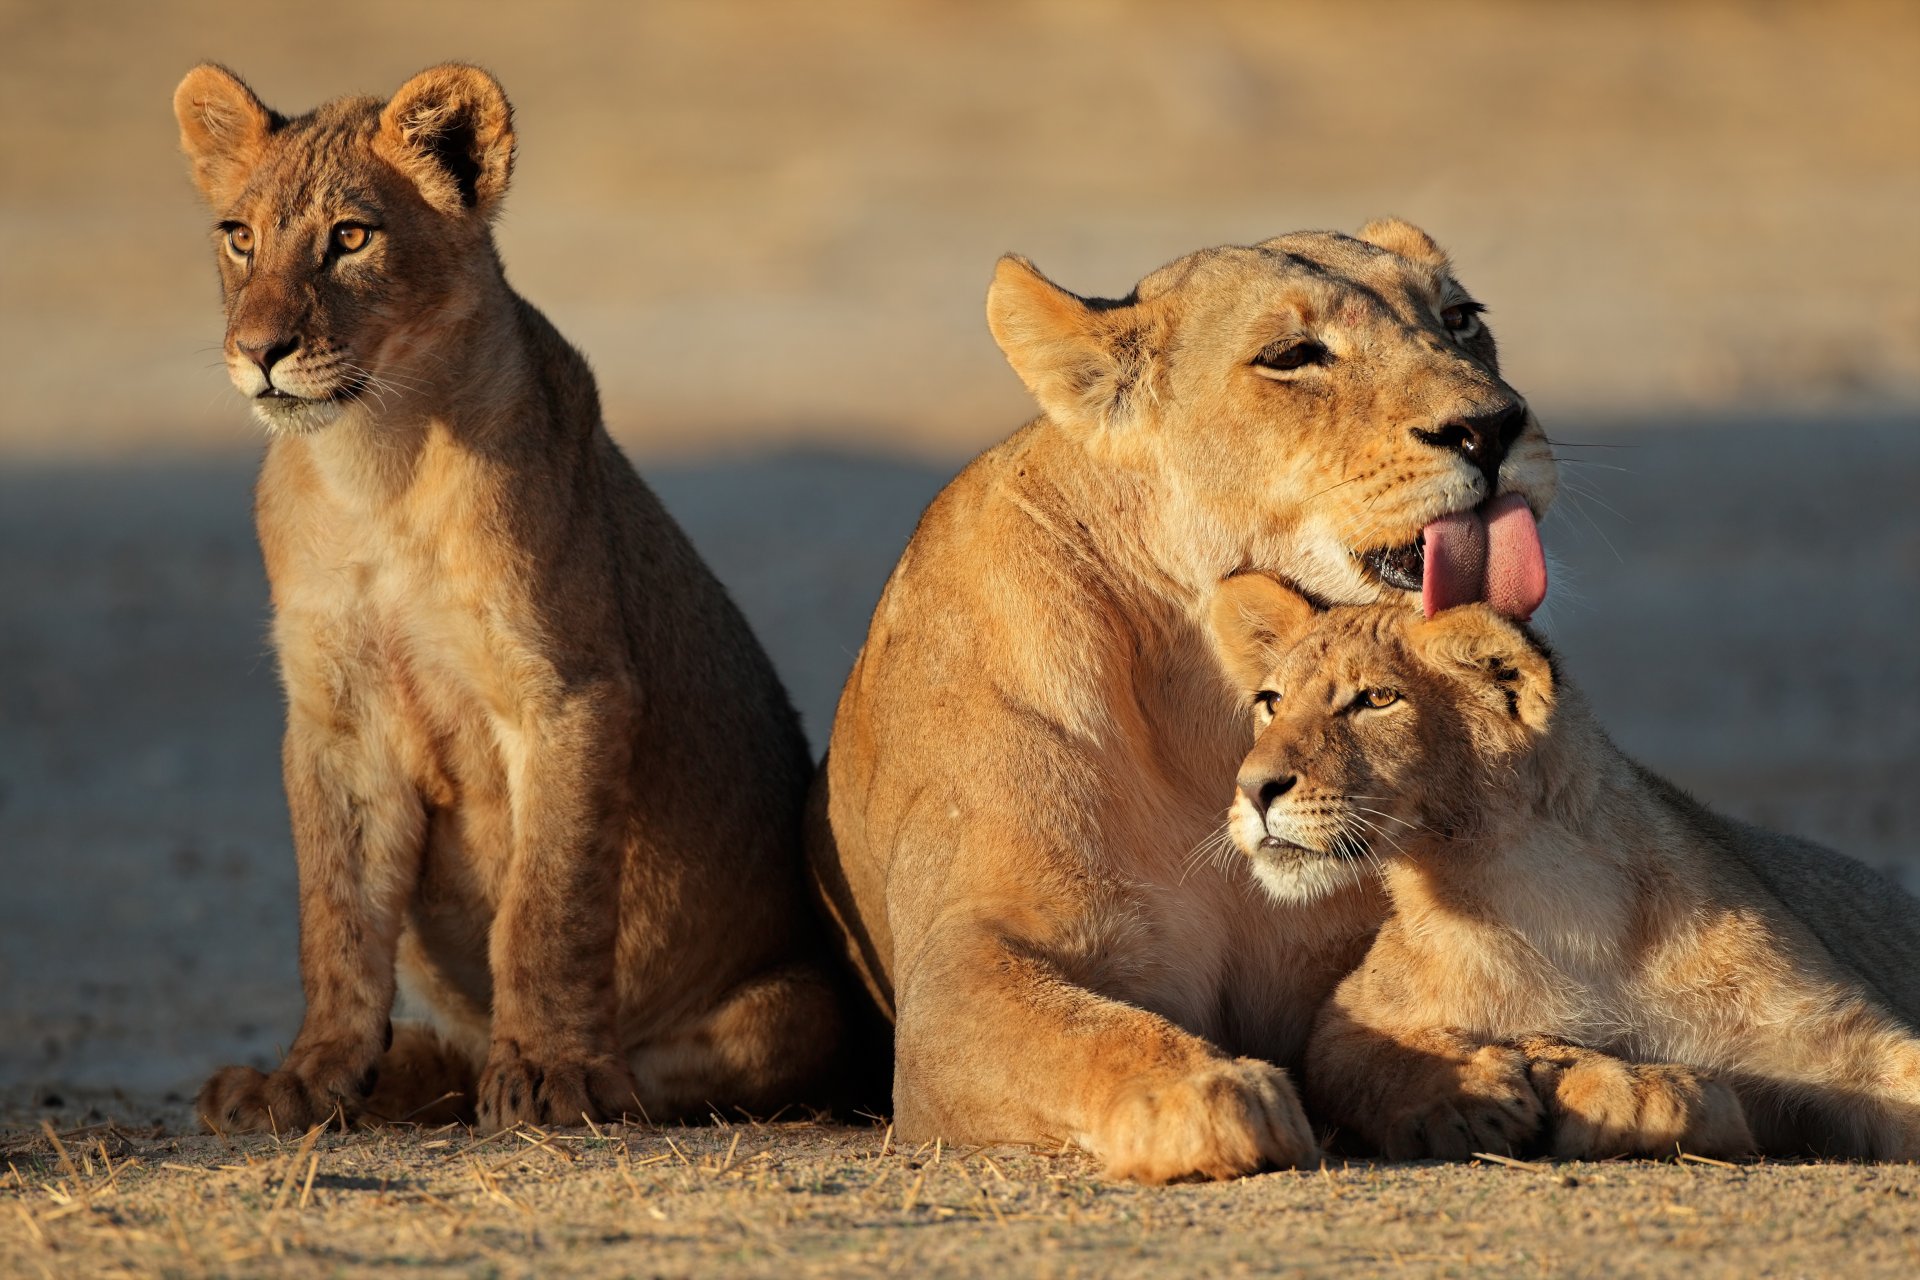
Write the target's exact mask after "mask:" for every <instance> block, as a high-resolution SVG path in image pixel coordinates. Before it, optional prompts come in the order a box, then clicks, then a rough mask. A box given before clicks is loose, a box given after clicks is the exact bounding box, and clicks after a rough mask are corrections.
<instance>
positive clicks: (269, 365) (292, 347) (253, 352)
mask: <svg viewBox="0 0 1920 1280" xmlns="http://www.w3.org/2000/svg"><path fill="white" fill-rule="evenodd" d="M233 345H234V346H236V347H238V348H240V354H241V355H243V356H245V357H246V358H247V359H249V360H251V361H253V362H254V363H255V364H257V365H259V366H260V372H262V373H266V374H271V373H272V372H273V366H274V365H276V364H279V363H280V362H281V361H282V360H285V359H286V358H287V357H288V356H290V355H292V354H293V353H294V352H295V351H297V350H298V349H299V347H300V339H298V338H288V337H281V336H275V337H268V338H255V337H245V338H235V339H234V341H233Z"/></svg>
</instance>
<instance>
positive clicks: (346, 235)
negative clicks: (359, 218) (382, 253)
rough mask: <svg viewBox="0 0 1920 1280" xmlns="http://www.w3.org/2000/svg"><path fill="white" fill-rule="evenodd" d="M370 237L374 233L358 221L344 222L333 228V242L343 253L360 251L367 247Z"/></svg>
mask: <svg viewBox="0 0 1920 1280" xmlns="http://www.w3.org/2000/svg"><path fill="white" fill-rule="evenodd" d="M370 239H372V233H370V232H369V231H368V230H367V229H366V228H365V227H363V226H361V225H360V224H359V223H357V222H343V223H341V224H340V225H339V226H337V227H335V228H334V229H333V242H334V244H336V245H338V246H339V247H340V252H342V253H358V252H360V251H361V250H362V249H364V248H366V247H367V241H368V240H370Z"/></svg>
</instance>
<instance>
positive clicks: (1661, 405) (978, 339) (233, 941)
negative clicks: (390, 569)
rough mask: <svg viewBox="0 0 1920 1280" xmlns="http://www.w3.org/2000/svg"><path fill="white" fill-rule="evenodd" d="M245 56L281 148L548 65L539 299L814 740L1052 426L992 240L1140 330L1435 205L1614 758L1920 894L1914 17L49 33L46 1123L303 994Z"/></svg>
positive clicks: (32, 242) (285, 8)
mask: <svg viewBox="0 0 1920 1280" xmlns="http://www.w3.org/2000/svg"><path fill="white" fill-rule="evenodd" d="M202 58H215V59H219V60H222V61H225V62H227V63H229V64H230V65H232V66H233V67H234V68H236V69H237V70H238V71H240V72H241V73H242V74H243V75H244V76H246V77H247V78H248V79H249V80H250V81H251V83H252V84H253V85H254V87H255V88H256V89H257V90H258V91H259V92H260V94H261V95H262V96H263V97H264V98H265V99H266V100H267V101H268V102H269V103H271V104H273V105H275V106H276V107H278V108H280V109H282V110H284V111H289V112H295V111H300V110H304V109H306V108H308V107H311V106H313V105H314V104H316V103H318V102H319V101H321V100H322V99H324V98H326V97H329V96H332V95H335V94H339V93H345V92H356V91H357V92H368V93H375V94H385V93H388V92H391V91H392V89H394V88H395V87H397V86H398V85H399V84H400V82H401V81H402V80H403V79H405V77H406V76H408V75H409V74H411V73H412V72H414V71H416V70H418V69H420V68H421V67H423V66H426V65H428V64H430V63H433V62H436V61H440V60H444V59H448V58H466V59H471V60H475V61H479V62H481V63H483V64H485V65H487V66H489V67H491V68H492V69H493V70H494V71H495V72H496V73H497V74H499V76H500V77H501V78H502V80H503V82H504V83H505V85H506V87H507V90H508V92H509V93H510V94H511V95H512V96H513V99H514V101H515V103H516V105H517V108H518V122H519V133H520V141H521V159H520V165H519V170H518V174H517V178H516V183H515V189H514V191H513V193H512V194H511V195H510V197H509V199H508V204H507V212H506V216H505V220H504V223H503V225H502V227H501V232H500V235H501V240H502V244H503V248H504V252H505V256H506V260H507V263H508V269H509V273H510V275H511V277H512V278H513V280H514V281H515V282H516V283H517V284H518V286H519V287H520V288H521V290H522V291H523V292H525V293H526V294H527V295H528V296H529V297H530V298H531V299H532V300H533V301H534V302H535V303H536V304H537V305H539V306H540V307H542V308H543V309H544V310H545V311H546V312H547V313H548V314H549V315H550V316H551V317H552V318H553V319H554V320H555V321H556V322H557V323H558V325H559V326H560V328H561V329H562V331H563V332H565V333H566V334H567V335H568V336H569V337H570V338H571V339H572V340H573V341H574V342H575V343H576V344H578V345H579V346H581V347H582V349H584V350H585V351H586V353H587V354H588V356H589V357H590V358H591V359H592V360H593V362H594V365H595V367H596V369H597V370H598V373H599V376H600V378H601V381H602V386H603V391H604V392H605V396H606V400H607V404H608V417H609V422H610V425H611V426H612V428H613V430H614V432H615V434H616V435H617V436H618V437H619V438H620V439H621V440H622V441H623V442H624V443H625V444H626V445H627V446H628V447H629V449H630V451H631V452H632V453H633V454H634V456H635V457H636V458H637V459H638V460H639V461H640V463H641V464H642V466H643V468H644V470H645V471H646V474H647V475H648V478H649V479H650V481H651V482H652V483H654V485H655V486H656V487H657V488H658V489H659V490H660V492H661V494H662V496H663V497H664V498H665V500H666V502H667V504H668V506H669V508H670V509H671V510H672V511H673V512H674V513H675V514H676V515H677V516H678V517H679V518H680V519H681V520H682V521H683V522H684V523H685V524H686V526H687V527H688V529H689V530H690V532H691V533H692V535H693V537H694V539H695V541H696V543H697V544H698V545H699V546H700V548H701V550H702V551H703V552H704V553H705V554H706V555H707V556H708V557H709V559H710V560H711V561H712V563H713V564H714V566H715V568H716V570H717V571H718V572H719V574H720V576H721V577H722V579H723V580H725V581H726V582H727V584H728V585H729V587H730V588H731V589H732V590H733V591H734V592H735V594H736V596H737V597H738V598H739V600H740V601H741V604H742V605H743V607H744V608H745V610H746V612H747V614H748V617H749V618H750V620H751V621H752V622H753V624H754V626H755V628H756V629H757V631H758V632H759V634H760V635H761V637H762V639H763V640H764V641H765V643H766V645H767V647H768V649H769V651H770V652H771V653H772V654H773V657H774V660H775V662H776V663H777V665H778V666H779V667H780V670H781V672H782V675H783V676H784V677H785V679H786V681H787V684H788V687H789V688H790V689H791V690H792V692H793V695H794V698H795V701H796V703H797V704H798V705H799V707H800V710H801V713H802V716H803V718H804V720H805V723H806V726H807V729H808V732H809V734H810V735H811V737H812V739H813V742H814V744H815V746H816V747H819V746H822V745H824V742H825V739H826V734H827V731H828V727H829V724H830V720H831V714H832V707H833V703H834V698H835V696H836V694H837V692H838V690H839V686H840V683H841V681H842V680H843V679H844V677H845V673H846V671H847V668H848V666H849V664H850V663H851V661H852V657H853V653H854V651H855V650H856V649H857V647H858V646H859V644H860V643H861V640H862V637H863V636H864V634H865V629H866V621H867V617H868V614H869V612H870V611H871V608H872V605H873V602H874V600H875V598H876V597H877V595H878V592H879V589H880V585H881V583H882V581H883V580H884V577H885V575H886V573H887V571H888V570H889V568H890V567H891V566H892V564H893V562H894V560H895V558H896V557H897V556H898V554H899V551H900V548H901V547H902V546H903V545H904V543H905V541H906V538H907V536H908V534H909V533H910V531H911V529H912V527H913V523H914V521H915V519H916V518H917V516H918V514H919V512H920V510H921V508H922V506H923V505H924V504H925V503H926V501H927V500H928V499H929V498H930V497H931V496H932V495H933V494H934V493H935V492H936V491H937V490H938V488H939V487H940V485H941V484H943V483H944V482H945V481H946V479H947V478H948V477H949V476H950V475H951V474H952V473H953V470H954V469H955V468H956V467H957V466H958V465H959V463H960V462H961V461H963V460H964V458H965V457H966V456H967V455H968V454H970V453H971V452H973V451H975V450H977V449H978V448H980V447H982V446H983V445H985V444H987V443H990V442H991V441H993V440H995V439H998V438H1000V437H1001V436H1003V435H1005V434H1006V433H1007V432H1008V431H1010V430H1011V429H1013V428H1014V427H1015V426H1017V425H1018V424H1019V423H1020V421H1021V420H1022V419H1023V418H1024V417H1025V416H1026V415H1027V414H1028V413H1029V412H1030V408H1029V403H1028V401H1027V399H1026V397H1025V395H1024V393H1023V392H1022V391H1021V389H1020V387H1019V385H1018V383H1017V382H1016V380H1015V379H1014V377H1013V375H1012V374H1011V373H1010V372H1009V371H1008V370H1007V368H1006V367H1005V365H1004V363H1003V362H1002V361H1001V359H1000V357H999V355H998V353H997V352H996V351H995V350H994V347H993V345H992V343H991V341H990V340H989V338H988V337H987V334H986V330H985V325H984V322H983V319H982V305H981V304H982V297H983V294H984V291H985V286H986V281H987V279H988V277H989V275H990V272H991V269H992V264H993V261H994V258H995V257H996V256H997V255H998V254H1000V253H1001V252H1003V251H1005V250H1008V249H1017V250H1020V251H1022V252H1025V253H1028V254H1030V255H1032V256H1033V257H1034V258H1035V259H1036V260H1037V261H1038V262H1039V263H1040V264H1041V265H1042V266H1043V267H1044V268H1045V269H1047V270H1048V271H1049V272H1050V273H1052V274H1053V275H1054V276H1055V277H1056V278H1057V279H1059V280H1060V281H1061V282H1062V283H1064V284H1066V285H1068V286H1069V287H1071V288H1075V289H1077V290H1080V291H1082V292H1088V293H1102V294H1108V295H1111V294H1118V293H1123V292H1125V291H1126V290H1127V289H1128V288H1129V287H1130V286H1131V285H1132V283H1133V281H1134V280H1136V279H1137V278H1138V277H1139V276H1141V275H1143V274H1144V273H1145V272H1146V271H1148V270H1150V269H1151V268H1153V267H1154V266H1157V265H1158V264H1160V263H1161V262H1163V261H1165V260H1167V259H1169V258H1172V257H1175V256H1177V255H1179V254H1181V253H1184V252H1186V251H1188V250H1191V249H1193V248H1196V247H1199V246H1201V245H1206V244H1215V243H1220V242H1225V241H1242V242H1244V241H1248V240H1253V239H1257V238H1261V237H1265V236H1267V235H1271V234H1274V233H1277V232H1281V231H1286V230H1292V229H1297V228H1301V227H1311V226H1332V227H1344V228H1351V227H1354V226H1357V225H1358V224H1359V223H1360V222H1362V221H1363V220H1365V219H1366V218H1368V217H1371V216H1374V215H1377V214H1381V213H1398V214H1401V215H1403V216H1406V217H1409V218H1411V219H1413V220H1415V221H1417V222H1420V223H1422V224H1423V225H1425V226H1427V227H1428V228H1429V229H1431V230H1432V231H1433V232H1435V234H1437V235H1438V236H1439V237H1440V238H1441V239H1442V241H1443V242H1444V243H1446V244H1447V245H1448V246H1449V247H1450V248H1451V249H1452V250H1453V251H1454V255H1455V258H1456V260H1457V262H1458V264H1459V266H1460V269H1461V273H1462V275H1463V277H1464V278H1465V280H1466V281H1467V282H1468V284H1469V285H1470V286H1471V287H1472V288H1473V289H1474V290H1475V291H1476V292H1477V293H1478V294H1479V295H1480V296H1481V297H1482V299H1483V300H1485V301H1486V302H1488V303H1490V304H1491V306H1492V307H1493V315H1492V322H1493V325H1494V327H1495V329H1496V331H1497V332H1498V334H1499V336H1500V340H1501V345H1502V347H1503V350H1504V351H1505V353H1506V358H1507V369H1508V372H1509V374H1510V375H1511V377H1512V379H1513V381H1514V382H1515V384H1516V385H1517V386H1518V387H1520V388H1521V389H1522V390H1523V391H1525V392H1526V393H1527V394H1528V395H1529V396H1530V398H1531V399H1532V400H1533V402H1534V404H1535V406H1536V407H1537V408H1538V409H1539V411H1540V413H1541V415H1542V417H1543V419H1544V420H1545V422H1546V423H1547V426H1548V429H1549V432H1550V434H1551V435H1553V436H1554V438H1555V439H1556V441H1558V442H1559V443H1560V444H1561V445H1562V449H1561V452H1562V453H1563V454H1564V456H1565V458H1566V459H1567V464H1566V466H1565V469H1564V477H1565V481H1566V487H1565V490H1564V493H1565V496H1564V498H1563V499H1562V500H1561V502H1560V503H1559V504H1558V505H1557V506H1556V509H1555V512H1554V513H1553V515H1552V516H1551V517H1550V519H1549V521H1548V523H1547V530H1546V536H1547V544H1548V548H1549V552H1550V554H1551V555H1552V557H1553V564H1554V570H1553V572H1554V582H1555V585H1554V589H1553V596H1552V598H1551V600H1550V602H1549V608H1548V610H1547V612H1546V614H1545V615H1544V616H1545V619H1546V621H1547V624H1548V627H1549V630H1550V632H1551V634H1552V636H1553V638H1554V640H1555V642H1556V643H1557V644H1558V645H1559V646H1560V647H1561V649H1562V650H1563V652H1564V653H1565V654H1566V656H1567V659H1568V666H1569V669H1570V670H1571V671H1572V672H1573V673H1574V675H1575V676H1576V678H1577V679H1579V680H1580V681H1581V683H1582V684H1584V685H1585V686H1586V688H1587V689H1588V692H1589V694H1590V695H1591V697H1592V699H1593V701H1594V703H1595V704H1596V706H1597V707H1598V709H1599V711H1600V713H1601V715H1602V716H1603V718H1604V719H1605V720H1606V722H1607V723H1608V724H1609V726H1610V727H1611V728H1612V730H1613V731H1614V733H1615V735H1616V736H1617V737H1618V738H1619V739H1620V741H1621V743H1622V744H1623V745H1624V746H1625V747H1626V748H1627V749H1629V750H1630V751H1632V752H1634V753H1635V754H1637V755H1639V756H1640V757H1642V758H1643V759H1645V760H1646V761H1647V762H1648V763H1649V764H1651V765H1652V766H1654V767H1655V768H1658V769H1660V770H1663V771H1666V772H1668V773H1670V774H1672V775H1673V776H1674V777H1675V778H1677V779H1678V780H1679V781H1680V782H1681V783H1682V784H1684V785H1686V786H1688V787H1690V788H1693V789H1695V790H1696V791H1697V792H1698V793H1699V794H1700V795H1701V796H1702V797H1703V798H1705V799H1707V800H1709V801H1711V802H1712V803H1715V804H1717V805H1719V806H1722V807H1724V808H1726V809H1728V810H1729V811H1731V812H1734V813H1737V814H1740V815H1743V816H1746V817H1748V818H1751V819H1754V820H1756V821H1760V822H1764V823H1767V824H1769V825H1773V826H1777V827H1780V828H1783V829H1787V830H1792V831H1797V832H1800V833H1802V834H1805V835H1808V836H1812V837H1814V838H1816V839H1820V840H1824V841H1827V842H1829V843H1831V844H1833V845H1835V846H1837V847H1839V848H1842V849H1845V850H1847V851H1849V852H1851V853H1854V854H1856V855H1858V856H1860V857H1861V858H1863V859H1865V860H1867V861H1869V862H1871V863H1874V864H1876V865H1879V866H1883V867H1886V868H1888V869H1890V870H1892V871H1893V872H1894V873H1895V874H1896V875H1899V876H1901V877H1903V878H1905V879H1906V881H1907V883H1908V884H1909V885H1912V886H1916V887H1920V856H1916V855H1920V787H1916V786H1915V785H1914V782H1913V779H1914V778H1915V777H1916V776H1920V645H1916V644H1915V642H1914V637H1915V635H1916V634H1920V501H1917V500H1916V499H1917V498H1920V70H1916V69H1920V5H1916V4H1913V3H1911V2H1907V3H1898V4H1893V3H1889V4H1845V3H1821V4H1811V3H1809V4H1804V5H1792V4H1782V3H1759V2H1755V3H1743V4H1729V3H1670V4H1658V3H1622V4H1582V3H1564V4H1548V3H1500V2H1496V0H1454V2H1452V3H1446V4H1435V3H1424V4H1386V3H1346V4H1283V3H1230V2H1226V0H1205V2H1203V0H1187V2H1185V3H1168V4H1144V3H1134V4H1120V3H1111V4H1095V3H1068V2H1059V3H1034V4H1025V5H1007V4H991V3H967V4H962V3H957V2H956V3H948V4H914V3H889V4H850V3H844V2H840V0H815V2H813V3H791V4H785V3H764V4H745V3H724V2H714V3H651V4H622V3H612V2H611V0H603V2H601V3H586V2H584V0H579V2H575V3H531V2H523V3H519V4H511V5H507V4H501V5H494V4H472V3H469V4H454V3H440V2H435V0H411V2H410V3H368V2H367V0H338V2H336V3H333V4H329V5H317V6H316V5H311V4H301V5H291V4H279V3H267V2H264V0H262V2H256V3H249V4H243V5H235V4H211V3H198V2H193V3H188V2H185V0H181V2H176V3H164V4H163V3H151V4H146V3H131V2H128V3H120V4H107V3H87V2H85V0H68V2H66V3H26V2H23V0H0V111H4V118H5V120H6V127H5V128H4V129H0V232H3V233H4V234H3V235H0V1129H4V1128H5V1127H7V1125H9V1124H10V1123H14V1122H26V1123H34V1122H35V1121H34V1117H36V1116H38V1115H41V1114H43V1113H48V1114H50V1113H51V1111H47V1110H46V1108H47V1107H48V1106H51V1108H52V1110H53V1111H58V1110H59V1109H60V1108H62V1107H64V1108H66V1109H67V1111H72V1110H74V1109H75V1108H76V1107H77V1106H86V1105H93V1104H94V1103H95V1102H98V1104H99V1105H100V1106H102V1107H104V1108H106V1109H108V1110H111V1111H115V1112H116V1113H122V1114H126V1113H131V1114H133V1115H135V1116H136V1117H139V1116H141V1114H142V1109H144V1108H152V1110H149V1111H146V1112H145V1114H147V1115H151V1114H156V1113H160V1112H162V1111H164V1110H165V1108H166V1106H167V1105H168V1104H167V1103H166V1102H165V1098H166V1095H167V1094H168V1093H172V1094H173V1095H175V1097H176V1098H177V1097H179V1096H184V1095H185V1094H188V1093H190V1092H191V1090H192V1088H193V1087H194V1085H195V1084H196V1083H197V1079H198V1077H199V1076H201V1075H202V1074H203V1073H204V1072H205V1071H206V1070H207V1069H208V1068H210V1067H211V1066H213V1065H214V1064H216V1063H218V1062H222V1061H233V1060H250V1061H255V1062H260V1063H266V1062H268V1061H269V1060H271V1059H272V1058H274V1057H275V1055H276V1052H277V1051H276V1045H283V1044H285V1043H286V1042H287V1041H288V1040H289V1039H290V1037H291V1035H292V1033H293V1030H294V1027H295V1026H296V1025H297V1022H298V1018H299V1013H300V995H299V988H298V981H297V975H296V971H295V964H294V925H295V921H294V885H293V857H292V850H291V845H290V841H289V838H288V834H287V824H286V813H285V807H284V802H283V800H282V797H281V792H280V780H279V769H278V763H277V746H278V737H279V722H280V699H279V690H278V687H277V684H276V680H275V676H274V669H273V662H272V658H271V655H270V653H269V652H268V648H267V644H266V641H265V621H266V610H267V604H266V593H265V585H264V583H263V582H262V580H261V573H260V565H259V559H258V554H257V551H256V550H255V548H254V545H253V539H252V531H251V527H250V522H249V519H248V502H249V494H248V487H249V482H250V473H251V470H252V467H253V465H254V462H255V460H256V458H257V456H258V453H259V450H260V448H261V440H260V436H259V433H258V431H257V430H256V428H255V427H254V426H253V424H252V423H251V421H250V420H249V418H248V416H247V412H246V408H245V406H244V404H243V403H241V402H240V400H239V397H238V396H236V395H234V394H233V393H232V392H231V390H230V389H229V388H228V386H227V383H226V379H225V376H224V374H223V372H222V370H221V369H220V367H219V358H218V344H219V340H220V335H221V319H220V314H219V305H218V291H217V288H216V284H215V276H214V269H213V263H212V262H211V260H210V252H211V251H210V249H209V248H208V245H207V236H206V232H205V228H206V224H207V220H208V215H207V214H206V212H205V211H204V210H202V209H201V207H200V206H199V203H198V200H197V197H196V195H195V194H194V192H193V190H192V188H191V187H190V185H189V183H188V181H187V177H186V168H185V164H184V162H183V161H182V160H181V158H180V157H179V155H178V154H177V150H176V148H177V143H176V138H175V126H174V123H173V120H172V118H171V111H170V106H169V104H170V99H171V95H172V91H173V87H174V85H175V84H176V83H177V81H178V80H179V78H180V76H181V75H182V74H183V73H184V72H185V71H186V69H187V68H188V67H189V66H191V65H192V64H193V63H194V62H195V61H197V60H199V59H202ZM1223 803H1224V797H1223ZM48 1099H58V1100H59V1102H58V1104H57V1105H56V1104H48V1103H47V1100H48ZM168 1114H172V1115H174V1116H176V1117H177V1116H178V1114H179V1113H178V1111H177V1109H176V1110H175V1111H173V1112H170V1113H168Z"/></svg>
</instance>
